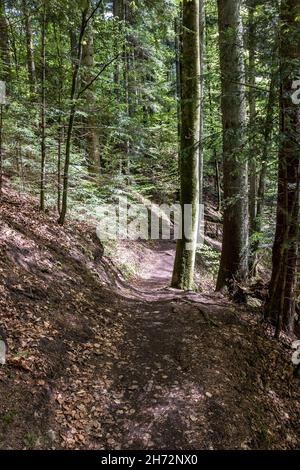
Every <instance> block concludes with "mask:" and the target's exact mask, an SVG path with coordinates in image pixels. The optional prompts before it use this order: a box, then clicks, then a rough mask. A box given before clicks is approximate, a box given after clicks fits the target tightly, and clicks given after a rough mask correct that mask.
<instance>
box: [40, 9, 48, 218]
mask: <svg viewBox="0 0 300 470" xmlns="http://www.w3.org/2000/svg"><path fill="white" fill-rule="evenodd" d="M46 16H47V7H46V4H45V3H44V6H43V12H42V20H41V27H42V37H41V39H42V40H41V74H42V75H41V90H42V92H41V180H40V210H41V211H44V210H45V179H46V21H47V17H46Z"/></svg>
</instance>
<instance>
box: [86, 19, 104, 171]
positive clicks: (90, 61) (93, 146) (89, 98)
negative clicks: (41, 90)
mask: <svg viewBox="0 0 300 470" xmlns="http://www.w3.org/2000/svg"><path fill="white" fill-rule="evenodd" d="M82 66H83V68H84V71H83V86H86V85H87V84H88V83H89V82H90V81H91V80H92V79H93V73H92V71H93V67H94V40H93V33H92V28H91V27H90V26H89V28H88V30H87V34H86V40H85V41H84V43H83V46H82ZM85 102H86V112H87V114H88V116H87V118H86V119H85V124H86V125H85V141H86V147H87V160H88V171H89V173H90V175H91V176H99V174H100V170H101V165H100V153H99V134H98V130H97V117H96V116H97V115H96V111H95V98H94V93H93V87H90V88H89V90H88V91H87V92H86V94H85Z"/></svg>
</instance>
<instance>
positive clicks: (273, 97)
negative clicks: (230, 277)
mask: <svg viewBox="0 0 300 470" xmlns="http://www.w3.org/2000/svg"><path fill="white" fill-rule="evenodd" d="M277 93H278V87H277V70H276V71H272V76H271V80H270V90H269V96H268V103H267V110H266V118H265V123H264V135H263V149H262V156H261V168H260V173H259V183H258V190H257V211H256V223H255V226H256V232H258V233H261V231H262V218H263V213H264V205H265V188H266V176H267V168H268V161H269V158H268V154H269V151H270V147H271V138H272V131H273V117H274V108H275V104H276V101H277V96H278V95H277ZM258 249H259V240H258V241H256V244H255V246H254V251H256V252H257V251H258Z"/></svg>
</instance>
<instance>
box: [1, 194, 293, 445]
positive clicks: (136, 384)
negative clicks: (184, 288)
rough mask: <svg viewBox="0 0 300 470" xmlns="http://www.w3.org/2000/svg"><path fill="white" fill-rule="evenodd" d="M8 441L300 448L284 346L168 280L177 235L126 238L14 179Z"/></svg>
mask: <svg viewBox="0 0 300 470" xmlns="http://www.w3.org/2000/svg"><path fill="white" fill-rule="evenodd" d="M0 220H1V227H0V335H1V336H5V338H6V341H7V345H8V355H7V364H6V365H4V366H0V395H1V402H0V448H4V449H7V448H34V449H39V448H50V449H51V448H53V449H54V448H58V449H60V448H67V449H74V448H89V449H102V448H103V449H110V448H112V449H118V448H122V449H131V448H160V449H166V448H175V449H201V448H205V449H212V448H213V449H228V448H235V449H247V448H250V449H262V448H267V449H274V448H283V449H288V448H299V445H300V437H299V417H300V401H299V398H300V393H299V385H298V383H297V381H295V380H293V379H292V367H291V361H290V349H289V347H288V344H286V345H284V344H278V343H276V342H275V341H274V340H273V339H271V338H270V337H269V336H268V331H267V329H266V328H265V327H264V326H263V325H262V324H261V321H260V318H259V316H257V314H254V313H253V312H251V311H249V310H246V309H242V308H239V310H237V309H236V307H235V306H234V305H232V304H230V303H229V302H228V301H227V300H226V299H224V298H222V297H219V296H216V295H213V294H212V295H199V294H197V295H195V294H185V293H182V292H178V291H174V290H172V289H169V288H168V287H167V286H168V282H169V277H170V270H171V269H172V257H173V253H172V250H173V247H174V245H172V244H171V245H170V244H168V243H166V244H150V245H147V244H145V243H138V242H137V243H135V244H133V243H129V242H128V243H126V244H125V245H124V249H126V250H127V253H128V254H129V256H132V257H134V256H135V257H136V259H137V264H139V269H138V271H139V272H140V276H139V277H138V279H136V280H135V282H134V283H133V284H131V285H130V284H128V283H127V282H126V281H125V280H124V279H123V278H122V275H121V273H120V272H119V270H118V267H116V266H114V265H113V263H112V262H111V260H109V259H108V258H106V257H105V256H102V249H101V246H100V244H99V242H98V240H97V238H96V236H95V234H94V228H93V227H92V226H89V225H87V224H83V223H77V222H72V223H69V224H67V226H66V227H65V228H61V227H59V226H58V225H57V224H56V219H55V217H54V216H52V215H51V214H48V215H44V214H41V213H39V212H38V211H37V205H36V201H35V200H34V199H31V198H30V197H28V196H26V197H25V196H19V195H18V194H16V193H15V192H14V191H12V190H11V189H9V188H8V187H6V189H5V193H4V197H3V200H2V201H1V203H0Z"/></svg>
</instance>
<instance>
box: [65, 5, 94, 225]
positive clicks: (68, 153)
mask: <svg viewBox="0 0 300 470" xmlns="http://www.w3.org/2000/svg"><path fill="white" fill-rule="evenodd" d="M88 11H89V5H88V6H87V7H86V8H85V9H84V10H83V12H82V16H81V26H80V32H79V36H78V43H77V58H76V60H75V61H74V65H73V73H72V84H71V95H70V101H71V107H70V112H69V122H68V126H67V136H66V153H65V165H64V176H63V192H62V205H61V212H60V216H59V219H58V223H59V224H60V225H63V224H64V223H65V218H66V214H67V208H68V189H69V168H70V156H71V145H72V135H73V127H74V120H75V113H76V100H77V91H78V75H79V70H80V66H81V61H82V45H83V37H84V33H85V30H86V27H87V18H88Z"/></svg>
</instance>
